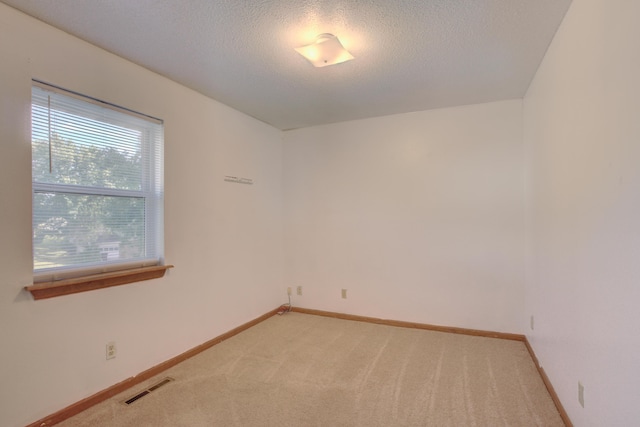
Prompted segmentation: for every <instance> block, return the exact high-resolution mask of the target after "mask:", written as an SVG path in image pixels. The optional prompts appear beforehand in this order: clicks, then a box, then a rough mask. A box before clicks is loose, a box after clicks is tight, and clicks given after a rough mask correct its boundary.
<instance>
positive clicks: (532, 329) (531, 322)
mask: <svg viewBox="0 0 640 427" xmlns="http://www.w3.org/2000/svg"><path fill="white" fill-rule="evenodd" d="M531 330H532V331H533V314H532V315H531Z"/></svg>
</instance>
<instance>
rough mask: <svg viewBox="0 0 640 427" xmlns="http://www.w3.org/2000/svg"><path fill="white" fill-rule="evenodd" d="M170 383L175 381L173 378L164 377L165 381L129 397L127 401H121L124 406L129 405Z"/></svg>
mask: <svg viewBox="0 0 640 427" xmlns="http://www.w3.org/2000/svg"><path fill="white" fill-rule="evenodd" d="M171 381H175V380H174V379H173V378H171V377H166V378H165V379H163V380H161V381H160V382H157V383H155V384H154V385H152V386H151V387H149V388H148V389H146V390H143V391H141V392H140V393H138V394H136V395H135V396H131V397H130V398H128V399H127V400H123V401H122V403H124V404H125V405H131V404H132V403H133V402H135V401H136V400H138V399H140V398H142V397H145V396H146V395H147V394H149V393H151V392H152V391H156V390H157V389H159V388H160V387H162V386H163V385H167V384H169V383H170V382H171Z"/></svg>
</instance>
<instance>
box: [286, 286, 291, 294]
mask: <svg viewBox="0 0 640 427" xmlns="http://www.w3.org/2000/svg"><path fill="white" fill-rule="evenodd" d="M287 295H289V296H291V286H289V287H288V288H287Z"/></svg>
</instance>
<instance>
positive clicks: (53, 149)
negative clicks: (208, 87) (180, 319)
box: [31, 81, 163, 282]
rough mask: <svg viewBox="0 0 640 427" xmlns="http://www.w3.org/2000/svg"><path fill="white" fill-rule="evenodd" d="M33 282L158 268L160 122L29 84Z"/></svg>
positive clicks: (160, 250) (160, 247)
mask: <svg viewBox="0 0 640 427" xmlns="http://www.w3.org/2000/svg"><path fill="white" fill-rule="evenodd" d="M31 121H32V129H31V149H32V177H33V267H34V276H35V281H36V282H41V281H51V280H54V279H60V278H69V277H74V276H83V275H88V274H95V273H102V272H105V271H112V270H120V269H124V268H135V267H144V266H148V265H157V264H160V263H161V261H162V257H163V233H162V230H163V210H162V209H163V159H162V156H163V126H162V121H160V120H157V119H154V118H152V117H148V116H145V115H142V114H138V113H135V112H132V111H129V110H126V109H123V108H119V107H116V106H114V105H111V104H107V103H104V102H101V101H97V100H94V99H91V98H87V97H84V96H81V95H78V94H76V93H72V92H67V91H65V90H62V89H60V88H57V87H53V86H49V85H46V84H44V83H40V82H35V81H34V84H33V87H32V97H31Z"/></svg>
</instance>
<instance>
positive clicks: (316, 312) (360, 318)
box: [291, 307, 526, 341]
mask: <svg viewBox="0 0 640 427" xmlns="http://www.w3.org/2000/svg"><path fill="white" fill-rule="evenodd" d="M291 311H295V312H298V313H306V314H314V315H316V316H324V317H334V318H336V319H345V320H355V321H358V322H367V323H376V324H378V325H388V326H398V327H401V328H412V329H424V330H428V331H437V332H448V333H450V334H461V335H473V336H477V337H487V338H500V339H504V340H513V341H525V339H526V338H525V336H524V335H520V334H510V333H506V332H492V331H483V330H480V329H466V328H455V327H451V326H439V325H429V324H426V323H414V322H403V321H400V320H389V319H378V318H377V317H366V316H356V315H353V314H345V313H334V312H332V311H322V310H313V309H310V308H301V307H293V308H292V309H291Z"/></svg>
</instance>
